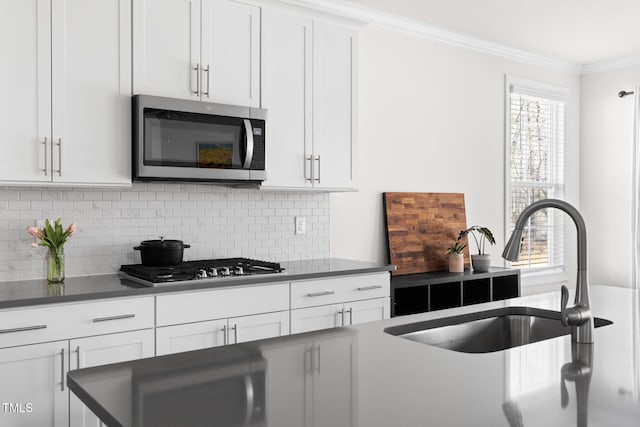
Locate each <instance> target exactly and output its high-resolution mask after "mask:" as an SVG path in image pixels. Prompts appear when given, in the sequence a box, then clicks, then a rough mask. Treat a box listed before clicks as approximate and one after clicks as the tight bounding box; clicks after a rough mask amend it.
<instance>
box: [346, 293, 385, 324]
mask: <svg viewBox="0 0 640 427" xmlns="http://www.w3.org/2000/svg"><path fill="white" fill-rule="evenodd" d="M389 310H390V308H389V298H376V299H370V300H364V301H354V302H350V303H348V304H345V310H344V312H345V325H357V324H358V323H364V322H373V321H375V320H382V319H388V318H389Z"/></svg>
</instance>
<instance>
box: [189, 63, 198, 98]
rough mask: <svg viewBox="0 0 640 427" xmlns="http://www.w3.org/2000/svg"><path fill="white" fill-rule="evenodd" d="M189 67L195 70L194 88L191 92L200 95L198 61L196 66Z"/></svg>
mask: <svg viewBox="0 0 640 427" xmlns="http://www.w3.org/2000/svg"><path fill="white" fill-rule="evenodd" d="M191 69H192V70H194V71H195V72H196V90H195V91H194V92H193V93H195V94H196V95H200V63H197V64H196V66H195V67H192V68H191Z"/></svg>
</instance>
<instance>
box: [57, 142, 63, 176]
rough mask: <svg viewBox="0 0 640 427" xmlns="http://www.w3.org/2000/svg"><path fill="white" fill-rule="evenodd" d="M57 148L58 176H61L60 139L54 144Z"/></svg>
mask: <svg viewBox="0 0 640 427" xmlns="http://www.w3.org/2000/svg"><path fill="white" fill-rule="evenodd" d="M56 145H57V146H58V170H57V171H56V172H58V176H62V138H58V142H57V143H56Z"/></svg>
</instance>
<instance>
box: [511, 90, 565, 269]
mask: <svg viewBox="0 0 640 427" xmlns="http://www.w3.org/2000/svg"><path fill="white" fill-rule="evenodd" d="M506 86H507V91H506V92H507V103H506V105H507V129H506V135H507V137H506V139H507V141H506V174H505V175H506V191H507V193H506V199H507V200H506V208H507V212H506V218H507V221H506V226H507V230H506V231H507V236H509V235H510V234H511V231H512V230H513V228H514V226H515V222H516V219H517V218H518V215H519V214H520V212H522V210H523V209H524V208H525V207H526V206H528V205H530V204H531V203H533V202H535V201H537V200H540V199H548V198H554V199H563V198H564V143H565V126H564V124H565V104H566V99H567V91H566V89H565V88H560V87H555V86H550V85H545V84H540V83H536V82H531V81H526V80H521V79H513V78H507V85H506ZM563 223H564V220H563V214H562V212H560V211H559V210H557V209H543V210H540V211H538V212H536V213H535V214H534V215H532V216H531V218H529V221H528V223H527V226H526V228H525V230H524V233H523V242H522V252H521V255H520V260H519V261H517V262H513V263H512V264H511V265H512V267H515V268H520V269H523V270H526V271H549V270H554V269H558V268H562V267H563V266H564V225H563Z"/></svg>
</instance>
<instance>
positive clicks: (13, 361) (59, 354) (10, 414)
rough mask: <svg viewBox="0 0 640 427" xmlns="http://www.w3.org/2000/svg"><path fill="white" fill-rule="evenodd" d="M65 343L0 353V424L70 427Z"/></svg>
mask: <svg viewBox="0 0 640 427" xmlns="http://www.w3.org/2000/svg"><path fill="white" fill-rule="evenodd" d="M68 349H69V347H68V341H54V342H48V343H44V344H34V345H24V346H19V347H11V348H4V349H0V377H1V378H2V383H1V384H2V385H0V396H2V406H3V407H2V409H0V411H1V412H0V424H1V425H2V426H7V427H14V426H15V427H23V426H24V427H30V426H38V427H47V426H55V427H60V426H68V425H69V390H68V389H67V387H66V383H65V382H64V378H65V375H66V374H67V370H68V368H69V357H68V356H69V351H68Z"/></svg>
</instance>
